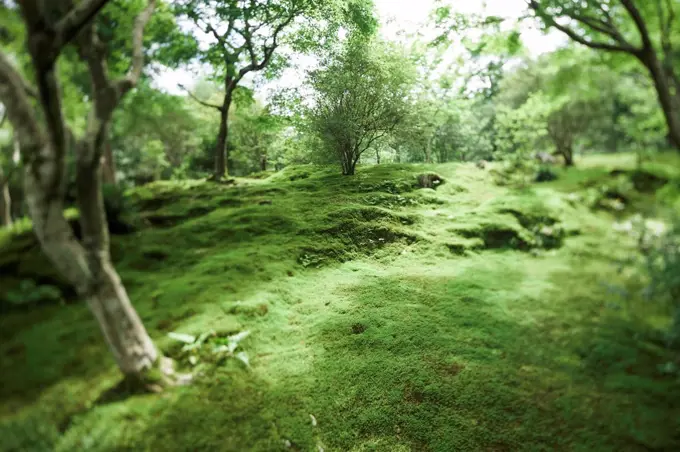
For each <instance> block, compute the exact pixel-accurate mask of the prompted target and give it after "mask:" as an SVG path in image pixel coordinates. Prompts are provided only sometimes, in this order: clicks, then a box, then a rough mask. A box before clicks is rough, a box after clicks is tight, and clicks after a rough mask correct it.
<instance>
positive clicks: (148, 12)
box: [118, 0, 156, 95]
mask: <svg viewBox="0 0 680 452" xmlns="http://www.w3.org/2000/svg"><path fill="white" fill-rule="evenodd" d="M155 9H156V0H149V1H148V3H147V5H146V8H145V9H144V10H143V11H142V12H141V13H140V14H139V15H138V16H137V18H136V19H135V25H134V28H133V30H132V64H131V66H130V70H129V71H128V73H127V76H126V77H125V78H124V79H123V80H121V81H119V82H118V88H119V90H120V95H123V94H125V93H127V92H128V91H129V90H131V89H132V88H134V87H135V86H136V85H137V83H138V82H139V79H140V77H141V76H142V71H143V70H144V30H145V28H146V26H147V24H148V23H149V21H150V20H151V16H152V15H153V13H154V11H155Z"/></svg>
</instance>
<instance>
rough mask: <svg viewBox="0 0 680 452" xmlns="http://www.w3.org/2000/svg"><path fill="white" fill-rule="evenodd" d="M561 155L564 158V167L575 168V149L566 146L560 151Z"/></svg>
mask: <svg viewBox="0 0 680 452" xmlns="http://www.w3.org/2000/svg"><path fill="white" fill-rule="evenodd" d="M560 154H561V155H562V157H563V158H564V166H567V167H568V166H574V148H573V147H572V146H564V147H563V148H562V149H561V150H560Z"/></svg>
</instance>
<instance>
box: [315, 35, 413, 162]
mask: <svg viewBox="0 0 680 452" xmlns="http://www.w3.org/2000/svg"><path fill="white" fill-rule="evenodd" d="M415 75H416V71H415V68H414V67H413V66H412V65H410V64H409V60H408V58H406V57H405V55H404V54H403V52H401V51H399V50H398V49H396V48H392V47H389V46H388V45H387V44H385V43H381V42H369V43H367V42H365V41H362V40H352V41H350V42H348V43H347V45H346V46H345V48H344V49H343V50H342V52H341V53H340V55H338V56H336V57H334V58H332V59H331V60H330V61H329V62H327V63H326V64H325V65H324V67H323V68H322V69H319V70H316V71H312V72H311V73H310V76H309V84H310V85H311V87H312V88H313V89H314V95H313V96H312V97H313V99H312V102H313V104H312V105H311V106H310V107H309V108H307V110H306V112H305V116H306V117H308V119H309V121H310V127H311V129H312V131H313V132H314V133H315V134H316V135H317V136H318V137H319V138H320V139H321V141H322V143H323V144H324V146H325V150H326V151H327V152H328V153H329V154H331V155H333V156H334V157H335V158H336V159H337V160H338V161H339V162H340V165H341V167H342V174H344V175H353V174H354V171H355V168H356V165H357V162H358V161H359V159H360V158H361V155H362V154H363V153H364V152H366V151H367V150H368V149H371V147H372V146H374V145H375V144H376V143H377V141H378V140H380V139H382V138H384V137H387V136H388V135H390V134H391V133H392V132H393V131H394V130H395V129H396V128H397V127H398V126H399V125H400V124H401V123H402V122H403V121H404V119H405V118H406V117H407V115H408V112H409V110H410V109H411V107H412V102H411V97H412V95H411V91H412V88H413V83H414V80H415Z"/></svg>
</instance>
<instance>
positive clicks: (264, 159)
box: [260, 154, 267, 171]
mask: <svg viewBox="0 0 680 452" xmlns="http://www.w3.org/2000/svg"><path fill="white" fill-rule="evenodd" d="M260 171H267V154H262V155H261V156H260Z"/></svg>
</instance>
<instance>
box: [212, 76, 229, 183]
mask: <svg viewBox="0 0 680 452" xmlns="http://www.w3.org/2000/svg"><path fill="white" fill-rule="evenodd" d="M232 94H233V91H232V90H231V89H229V88H227V93H226V94H225V95H224V101H223V102H222V108H221V109H220V130H219V133H218V134H217V144H216V145H215V172H214V174H213V177H214V179H215V180H216V181H219V180H222V178H224V176H226V174H227V159H228V158H229V156H228V154H227V152H228V150H227V141H228V140H229V108H230V107H231V101H232Z"/></svg>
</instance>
